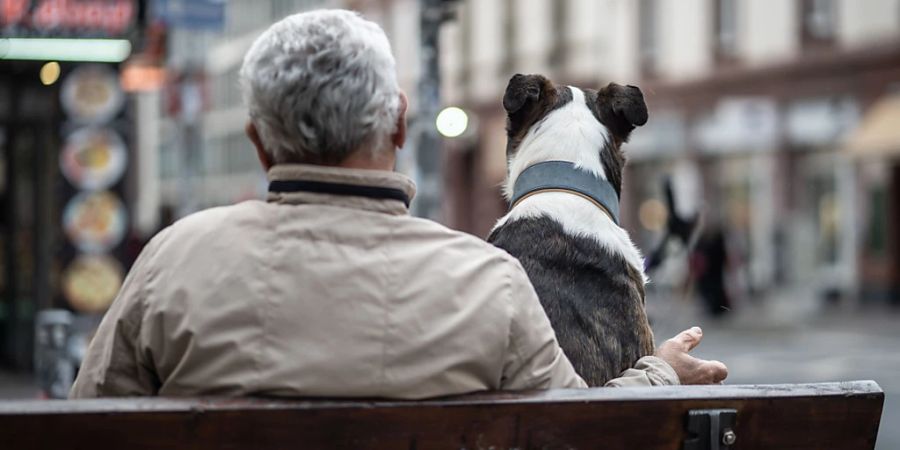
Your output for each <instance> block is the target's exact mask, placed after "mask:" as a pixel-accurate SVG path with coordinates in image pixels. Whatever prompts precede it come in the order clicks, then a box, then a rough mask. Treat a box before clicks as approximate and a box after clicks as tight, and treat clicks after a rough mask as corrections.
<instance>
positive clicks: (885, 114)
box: [845, 94, 900, 158]
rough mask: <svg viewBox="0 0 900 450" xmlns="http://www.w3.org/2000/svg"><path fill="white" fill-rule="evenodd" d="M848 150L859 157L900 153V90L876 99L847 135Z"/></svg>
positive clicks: (894, 155) (877, 156) (888, 155)
mask: <svg viewBox="0 0 900 450" xmlns="http://www.w3.org/2000/svg"><path fill="white" fill-rule="evenodd" d="M845 150H846V151H847V152H848V153H849V154H850V155H851V156H854V157H858V158H890V157H898V156H900V94H894V95H890V96H887V97H885V98H883V99H881V100H879V101H878V102H876V103H875V104H874V105H873V106H872V107H871V108H869V110H868V111H867V112H866V115H865V116H864V117H863V119H862V121H861V122H860V124H859V127H858V128H856V130H854V131H853V133H852V134H851V135H850V136H849V138H848V139H847V144H846V146H845Z"/></svg>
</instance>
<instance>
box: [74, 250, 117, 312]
mask: <svg viewBox="0 0 900 450" xmlns="http://www.w3.org/2000/svg"><path fill="white" fill-rule="evenodd" d="M123 279H124V271H123V270H122V265H121V264H119V262H118V261H116V260H115V259H113V258H111V257H109V256H105V255H81V256H79V257H77V258H75V260H73V261H72V263H71V264H69V266H68V267H66V270H65V271H64V272H63V275H62V291H63V295H64V296H65V297H66V300H68V302H69V304H70V305H72V308H74V309H75V310H77V311H79V312H83V313H100V312H103V311H104V310H106V308H108V307H109V305H110V304H111V303H112V301H113V299H115V298H116V294H117V293H118V292H119V288H121V287H122V280H123Z"/></svg>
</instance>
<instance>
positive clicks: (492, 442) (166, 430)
mask: <svg viewBox="0 0 900 450" xmlns="http://www.w3.org/2000/svg"><path fill="white" fill-rule="evenodd" d="M883 402H884V393H883V392H882V390H881V388H880V387H879V386H878V385H877V384H876V383H875V382H873V381H853V382H843V383H819V384H801V385H752V386H751V385H747V386H727V385H726V386H690V387H688V386H685V387H655V388H623V389H584V390H553V391H544V392H530V393H490V394H478V395H470V396H462V397H456V398H448V399H439V400H429V401H419V402H401V401H327V400H313V401H305V400H271V399H246V398H241V399H225V398H193V399H190V398H188V399H172V398H168V399H167V398H130V399H99V400H78V401H10V402H0V449H4V450H7V449H8V450H18V449H45V448H46V449H66V450H68V449H91V450H96V449H101V448H113V449H128V450H137V449H224V448H229V449H288V448H296V449H313V448H338V449H391V448H403V449H431V448H453V449H498V450H499V449H531V448H541V449H557V448H559V449H563V448H581V449H588V448H610V449H619V448H621V449H671V450H676V449H784V448H790V449H831V450H837V449H872V448H874V446H875V438H876V435H877V433H878V425H879V420H880V418H881V409H882V404H883ZM689 428H690V429H691V430H692V431H688V429H689ZM723 441H726V442H730V443H732V445H726V444H723V443H722V442H723Z"/></svg>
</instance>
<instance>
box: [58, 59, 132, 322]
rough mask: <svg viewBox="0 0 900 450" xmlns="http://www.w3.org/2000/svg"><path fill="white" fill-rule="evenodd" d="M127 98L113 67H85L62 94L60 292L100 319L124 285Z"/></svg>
mask: <svg viewBox="0 0 900 450" xmlns="http://www.w3.org/2000/svg"><path fill="white" fill-rule="evenodd" d="M125 100H126V99H125V94H124V93H123V92H122V89H121V86H120V84H119V76H118V73H117V71H116V68H115V66H112V65H103V64H82V65H79V66H78V67H76V68H75V69H74V70H72V71H70V72H69V73H68V74H67V75H66V76H65V78H64V79H63V82H62V86H61V88H60V103H61V105H62V109H63V111H64V112H65V114H66V122H65V125H64V127H63V130H64V131H63V139H62V147H61V148H60V151H59V170H60V173H61V174H62V177H63V178H64V179H65V180H66V182H67V183H66V184H65V186H64V190H63V199H64V201H63V202H62V205H63V209H62V214H61V222H62V223H61V225H62V230H63V235H64V236H65V238H66V243H67V245H66V246H64V249H65V251H64V255H63V272H62V277H61V285H60V292H61V294H62V296H63V298H64V299H65V301H66V302H67V303H68V305H69V306H70V307H71V308H72V309H74V310H75V311H78V312H81V313H87V314H93V313H100V312H103V311H104V310H105V309H106V308H107V307H108V306H109V304H110V303H111V302H112V300H113V299H114V298H115V296H116V293H117V292H118V290H119V288H120V287H121V285H122V282H123V279H124V269H123V263H122V258H121V257H122V249H123V245H124V242H125V238H126V236H127V235H128V209H127V208H126V206H125V202H124V201H123V200H122V196H121V192H122V180H123V178H124V176H125V174H126V173H127V171H128V159H129V158H128V155H129V152H128V145H127V141H126V139H125V138H124V137H123V134H122V133H123V131H126V130H127V129H128V121H127V118H126V117H125V115H124V114H123V110H124V106H125Z"/></svg>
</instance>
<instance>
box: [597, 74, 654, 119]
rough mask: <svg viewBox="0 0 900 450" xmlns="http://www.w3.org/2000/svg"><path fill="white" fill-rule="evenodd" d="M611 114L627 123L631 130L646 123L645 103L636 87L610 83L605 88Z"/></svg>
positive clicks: (642, 95)
mask: <svg viewBox="0 0 900 450" xmlns="http://www.w3.org/2000/svg"><path fill="white" fill-rule="evenodd" d="M606 91H607V92H608V95H609V97H608V98H609V102H610V103H609V104H610V107H611V108H612V110H613V113H614V114H615V115H617V116H618V117H620V118H622V119H623V120H625V122H627V123H628V124H629V125H630V126H631V127H632V129H633V128H634V127H639V126H642V125H644V124H645V123H647V119H648V113H647V103H645V102H644V94H643V93H642V92H641V90H640V88H638V87H637V86H631V85H628V86H620V85H618V84H615V83H610V84H609V85H608V86H607V87H606Z"/></svg>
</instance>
